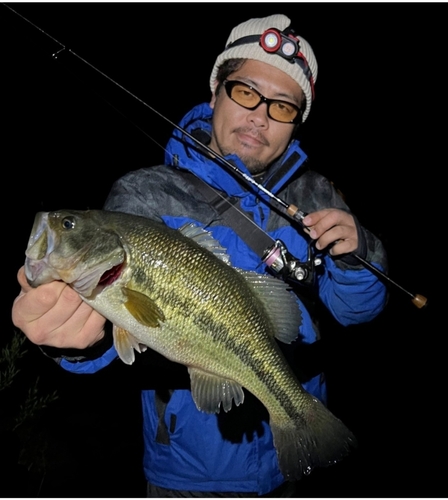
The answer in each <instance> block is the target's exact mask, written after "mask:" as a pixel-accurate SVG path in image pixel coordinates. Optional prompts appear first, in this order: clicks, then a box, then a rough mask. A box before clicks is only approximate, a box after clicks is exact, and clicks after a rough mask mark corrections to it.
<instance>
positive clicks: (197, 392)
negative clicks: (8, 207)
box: [25, 210, 355, 479]
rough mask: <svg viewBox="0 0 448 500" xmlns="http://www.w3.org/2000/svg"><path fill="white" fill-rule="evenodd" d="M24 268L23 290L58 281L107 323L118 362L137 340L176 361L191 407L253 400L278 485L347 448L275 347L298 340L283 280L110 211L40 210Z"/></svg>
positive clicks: (193, 236) (348, 439) (203, 238)
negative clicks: (271, 448)
mask: <svg viewBox="0 0 448 500" xmlns="http://www.w3.org/2000/svg"><path fill="white" fill-rule="evenodd" d="M187 234H188V236H187ZM25 269H26V275H27V278H28V281H29V282H30V284H31V285H32V286H39V285H40V284H43V283H46V282H48V281H51V280H54V279H63V280H64V281H66V282H67V283H69V284H70V285H71V286H72V287H73V288H74V290H76V291H77V292H78V293H79V294H80V295H81V297H82V298H83V300H85V301H86V302H87V303H89V304H91V305H92V307H93V308H95V309H96V310H98V311H99V312H100V313H101V314H103V315H104V316H105V317H106V318H108V319H109V320H110V321H111V322H112V323H113V324H114V343H115V346H116V348H117V352H118V354H119V356H120V357H121V359H122V360H123V361H124V362H126V363H129V364H131V363H132V362H133V360H134V356H135V355H134V349H135V350H137V351H139V350H140V347H139V345H140V344H143V345H146V346H148V347H150V348H152V349H154V350H156V351H158V352H160V353H161V354H163V355H164V356H166V357H167V358H168V359H171V360H172V361H176V362H178V363H182V364H184V365H186V366H187V367H188V369H189V372H190V377H191V388H192V396H193V399H194V400H195V402H196V405H197V407H198V409H201V410H203V411H208V412H216V411H219V410H220V408H222V409H224V410H225V411H229V410H231V407H232V401H233V404H236V405H238V404H240V403H242V402H243V401H244V393H243V391H242V387H244V388H245V389H247V390H249V391H250V392H251V393H252V394H254V395H255V396H256V397H257V398H258V399H259V400H260V401H261V402H262V403H263V404H264V405H265V407H266V409H267V410H268V413H269V418H270V426H271V429H272V433H273V437H274V444H275V446H276V449H277V454H278V459H279V465H280V468H281V470H282V473H283V475H284V476H285V478H287V479H298V478H300V477H301V476H302V474H306V473H308V472H310V471H311V470H312V469H313V468H314V467H315V466H327V465H330V464H332V463H335V462H337V461H338V460H340V459H341V458H343V457H344V456H345V455H346V454H347V453H348V451H349V449H350V448H351V447H352V446H354V445H355V438H354V436H353V435H352V433H351V432H350V431H349V430H348V429H347V428H346V427H345V425H344V424H343V423H342V422H341V421H340V420H339V419H337V418H336V417H335V416H334V415H332V414H331V412H329V411H328V409H326V408H325V407H324V405H322V403H320V402H319V401H318V400H317V399H316V398H315V397H313V396H311V395H310V394H308V393H307V392H306V391H305V390H304V389H303V387H302V386H301V385H300V383H299V382H298V380H297V379H296V377H295V376H294V374H293V372H292V370H291V368H290V367H289V366H288V364H287V362H286V361H285V359H284V357H283V355H282V353H281V350H280V348H279V346H278V345H277V343H276V340H275V338H274V337H276V336H277V338H279V339H281V340H283V341H285V338H286V339H289V340H287V341H292V340H293V339H294V338H295V336H296V335H297V334H298V326H299V320H300V312H299V311H298V308H297V304H296V301H295V299H294V298H293V296H292V295H291V294H290V293H289V291H287V287H286V285H284V284H283V283H281V282H280V281H279V280H276V279H274V278H272V277H267V276H265V275H258V274H256V273H251V272H247V271H246V272H244V271H241V270H237V269H234V268H233V267H231V266H230V265H229V263H228V256H227V255H226V254H225V251H224V249H222V248H221V247H220V246H219V244H218V242H216V241H215V240H213V238H212V237H211V236H210V235H208V234H207V233H206V232H204V231H202V230H200V229H198V228H192V227H186V228H182V230H181V231H178V230H174V229H171V228H169V227H167V226H165V225H163V224H160V223H156V222H153V221H150V220H149V219H146V218H142V217H137V216H132V215H128V214H121V213H117V212H105V211H71V210H68V211H57V212H49V213H39V214H37V215H36V220H35V223H34V225H33V229H32V233H31V235H30V240H29V244H28V248H27V251H26V261H25ZM271 304H273V306H272V305H271ZM277 309H278V311H277ZM285 317H286V320H285Z"/></svg>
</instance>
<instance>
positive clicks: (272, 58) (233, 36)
mask: <svg viewBox="0 0 448 500" xmlns="http://www.w3.org/2000/svg"><path fill="white" fill-rule="evenodd" d="M290 24H291V20H290V19H289V18H288V17H287V16H284V15H283V14H275V15H273V16H268V17H263V18H257V19H249V21H246V22H244V23H242V24H239V25H238V26H236V27H235V28H233V30H232V32H231V33H230V36H229V38H228V39H227V43H226V48H225V49H224V52H223V53H222V54H220V55H219V56H218V57H217V59H216V61H215V65H214V66H213V70H212V74H211V76H210V88H211V90H212V92H214V91H215V84H216V77H217V75H218V69H219V67H220V66H221V64H222V63H223V62H224V61H226V60H228V59H235V58H243V59H255V60H257V61H261V62H264V63H267V64H270V65H271V66H275V67H276V68H278V69H280V70H281V71H283V72H285V73H286V74H287V75H289V76H290V77H291V78H293V79H294V80H295V81H296V82H297V83H298V84H299V86H300V88H301V89H302V91H303V93H304V94H305V98H306V107H305V111H304V112H303V118H302V122H304V121H305V120H306V118H307V116H308V115H309V113H310V109H311V102H312V100H313V98H314V84H315V82H316V80H317V61H316V57H315V56H314V52H313V49H312V48H311V46H310V44H309V43H308V42H307V41H306V40H305V39H303V38H302V37H299V36H297V35H296V34H295V33H294V32H292V36H293V39H295V40H296V41H297V42H298V44H299V57H296V58H295V59H294V60H293V62H291V61H290V60H288V59H285V58H284V57H283V56H281V55H279V54H278V53H270V52H266V51H265V49H263V48H262V46H261V44H260V38H261V35H262V34H263V33H264V32H265V31H266V30H268V29H270V28H276V29H278V30H279V31H281V32H282V31H283V30H285V28H288V27H289V25H290ZM250 35H258V36H259V37H260V38H257V39H249V40H248V41H247V43H246V41H245V40H241V42H240V43H241V44H236V45H232V44H233V43H234V42H237V41H239V40H240V39H242V38H243V37H247V36H250ZM229 45H230V46H229Z"/></svg>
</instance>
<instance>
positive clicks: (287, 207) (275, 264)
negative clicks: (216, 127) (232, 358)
mask: <svg viewBox="0 0 448 500" xmlns="http://www.w3.org/2000/svg"><path fill="white" fill-rule="evenodd" d="M3 5H4V6H5V7H7V8H8V9H9V10H10V11H12V12H13V13H14V14H16V15H17V16H19V17H20V18H22V19H23V20H24V21H26V22H28V23H29V24H31V25H32V26H33V27H35V28H36V29H38V30H39V31H40V32H41V33H42V34H44V35H45V36H47V37H49V38H50V39H51V40H52V41H54V42H56V43H57V44H59V46H60V47H61V49H60V50H58V51H56V52H54V53H53V54H52V58H53V59H54V60H56V61H59V58H60V56H61V55H62V54H64V53H68V54H70V55H72V56H73V57H75V58H76V59H77V60H78V61H80V62H82V63H83V64H85V65H87V66H88V67H89V68H91V69H92V70H93V71H95V72H96V73H98V74H99V75H101V76H102V77H104V78H106V79H107V80H108V81H109V82H111V83H112V84H113V85H115V86H116V87H118V88H119V89H121V90H122V91H124V92H125V93H126V94H128V95H129V96H130V97H132V98H133V99H135V100H136V101H138V102H139V103H140V104H142V105H143V106H144V107H146V108H147V109H149V110H150V111H151V112H152V113H154V114H156V115H157V116H159V117H160V118H162V119H163V120H165V121H166V122H167V123H168V124H170V125H171V126H172V127H174V128H175V129H177V130H178V131H179V132H181V133H182V134H183V135H184V136H185V137H187V138H189V139H190V140H191V141H193V142H194V143H195V144H196V145H197V146H199V148H200V149H201V150H204V151H206V152H207V153H208V155H209V156H210V157H211V158H212V159H213V160H214V161H216V162H218V163H219V164H221V165H222V166H224V167H225V168H226V169H227V170H228V171H230V172H231V173H233V174H236V175H237V177H238V178H240V179H242V180H243V181H244V182H245V183H246V184H247V185H248V186H251V187H254V188H256V190H257V191H258V192H261V193H264V194H265V195H266V196H267V197H268V199H269V200H270V204H271V205H272V206H273V207H274V208H277V209H279V210H280V211H281V212H282V213H283V215H285V216H286V217H287V218H289V219H290V220H292V221H294V222H297V223H299V224H300V225H301V227H302V228H303V229H304V230H305V231H306V232H308V231H309V228H307V227H306V226H305V225H304V224H303V219H304V218H305V217H306V216H307V213H306V212H304V211H302V210H300V208H299V207H297V206H296V205H293V204H289V203H287V202H286V201H285V200H283V199H281V198H279V197H278V196H276V195H275V194H274V193H272V192H271V191H270V190H268V189H266V188H265V187H264V186H263V185H262V184H260V183H258V182H257V181H256V180H255V179H254V178H253V177H251V176H250V175H247V174H246V173H245V172H243V171H242V170H240V169H239V168H238V167H237V166H236V165H234V164H232V163H231V162H229V161H228V160H227V159H226V158H224V157H223V156H222V155H220V154H218V153H217V152H216V151H214V150H212V149H211V148H210V147H209V146H207V145H206V144H203V143H202V142H201V141H200V140H199V139H197V138H196V137H194V136H193V135H192V134H190V133H189V132H188V131H187V130H185V129H184V128H182V127H181V126H179V125H178V124H177V123H175V122H173V121H172V120H170V119H169V118H168V117H167V116H165V115H164V114H162V113H161V112H159V111H158V110H157V109H155V108H154V107H152V106H150V105H149V104H148V103H146V102H145V101H143V100H142V99H141V98H139V97H138V96H137V95H135V94H133V93H132V92H130V91H129V90H128V89H126V88H125V87H124V86H122V85H120V84H119V83H118V82H117V81H115V80H114V79H112V78H111V77H109V76H108V75H107V74H105V73H103V72H102V71H101V70H99V69H98V68H97V67H95V66H94V65H92V64H91V63H90V62H88V61H87V60H85V59H84V58H82V57H81V56H79V55H78V54H76V53H75V52H74V51H72V50H71V49H67V47H66V46H65V45H64V44H62V43H61V42H59V41H58V40H56V39H55V38H54V37H52V36H51V35H49V34H48V33H46V32H45V31H44V30H42V29H41V28H39V27H38V26H36V25H35V24H34V23H32V22H31V21H30V20H28V19H27V18H25V17H24V16H22V15H21V14H20V13H18V12H17V11H15V10H14V9H12V8H11V7H10V6H8V5H6V4H3ZM138 128H139V130H141V131H142V132H143V133H144V134H145V135H146V136H147V137H150V136H149V135H148V134H147V133H146V132H145V131H144V130H143V129H141V128H140V127H138ZM150 138H151V137H150ZM349 255H351V256H353V257H354V258H356V259H357V260H358V262H359V263H360V264H361V265H362V266H364V267H365V268H366V269H367V270H369V271H370V272H372V274H374V275H375V276H377V277H378V278H379V279H380V280H382V281H384V282H385V283H388V284H389V285H392V286H394V287H396V288H397V289H399V290H401V291H402V292H403V293H405V294H406V295H408V297H410V298H411V301H412V303H413V304H414V305H415V306H416V307H417V308H419V309H421V308H423V307H425V306H426V304H427V299H426V297H424V296H423V295H420V294H413V293H411V292H410V291H408V290H407V289H405V288H404V287H402V286H401V285H399V284H398V283H397V282H395V281H394V280H392V279H391V278H390V277H389V276H387V275H386V274H385V273H383V272H382V271H381V270H380V269H378V268H376V267H375V266H374V265H373V264H371V263H370V262H368V261H366V260H365V259H364V258H362V257H361V256H359V255H358V254H356V253H355V252H351V253H350V254H349ZM309 258H310V257H309ZM263 262H264V263H267V265H268V266H271V267H272V268H273V269H274V270H284V269H286V270H287V272H290V273H291V274H295V276H296V279H298V280H301V279H303V278H302V277H301V276H303V274H301V273H303V269H304V267H303V266H302V264H303V263H299V265H298V266H297V262H298V261H297V260H296V259H294V257H293V256H291V254H289V252H288V251H287V250H286V248H284V246H283V245H282V243H281V242H280V241H276V242H275V243H274V245H273V246H272V247H271V248H267V249H266V252H265V257H264V259H263ZM316 262H318V260H316Z"/></svg>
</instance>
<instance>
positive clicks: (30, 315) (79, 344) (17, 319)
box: [12, 267, 105, 349]
mask: <svg viewBox="0 0 448 500" xmlns="http://www.w3.org/2000/svg"><path fill="white" fill-rule="evenodd" d="M17 279H18V282H19V284H20V286H21V287H22V290H21V292H20V294H19V295H18V296H17V297H16V299H15V300H14V304H13V307H12V321H13V323H14V325H15V326H16V327H17V328H20V330H22V332H23V333H24V334H25V335H26V336H27V337H28V338H29V339H30V340H31V342H33V343H34V344H37V345H47V346H53V347H59V348H75V349H85V348H86V347H90V346H91V345H93V344H95V343H96V342H98V341H99V340H101V339H102V338H103V336H104V324H105V318H104V317H103V316H101V315H100V314H99V313H97V312H96V311H94V310H93V309H92V308H91V307H90V306H89V305H87V304H86V303H85V302H84V301H83V300H82V299H81V298H80V297H79V295H78V294H77V293H76V292H75V291H74V290H73V289H72V288H70V287H69V286H68V285H67V284H66V283H63V282H61V281H53V282H52V283H48V284H45V285H41V286H39V287H37V288H31V287H30V286H29V284H28V282H27V280H26V277H25V270H24V268H23V267H21V268H20V269H19V272H18V274H17Z"/></svg>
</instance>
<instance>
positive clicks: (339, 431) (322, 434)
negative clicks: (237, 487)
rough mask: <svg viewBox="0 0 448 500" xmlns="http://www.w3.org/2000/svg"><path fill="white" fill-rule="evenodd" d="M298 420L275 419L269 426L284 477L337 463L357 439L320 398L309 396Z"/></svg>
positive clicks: (288, 478) (296, 475)
mask: <svg viewBox="0 0 448 500" xmlns="http://www.w3.org/2000/svg"><path fill="white" fill-rule="evenodd" d="M311 403H312V404H310V405H307V407H308V408H307V412H306V415H305V416H304V418H301V419H300V422H297V421H296V422H293V421H291V420H289V421H288V422H287V424H286V425H285V423H283V422H282V423H279V422H275V421H273V420H272V418H271V422H270V426H271V430H272V434H273V436H274V444H275V447H276V449H277V457H278V462H279V466H280V470H281V471H282V474H283V476H284V477H285V479H287V480H289V481H295V480H298V479H300V478H301V477H302V475H308V474H310V473H311V471H312V470H313V469H314V468H315V467H327V466H329V465H333V464H336V463H337V462H339V461H340V460H342V459H343V458H344V457H345V456H347V455H348V454H349V452H350V450H351V449H352V448H355V447H356V445H357V443H356V438H355V436H354V435H353V434H352V432H351V431H350V430H349V429H347V427H346V426H345V425H344V424H343V423H342V422H341V420H339V419H338V418H336V417H335V416H334V415H333V414H332V413H331V412H330V411H329V410H328V409H327V408H326V407H325V406H324V405H323V404H322V403H321V402H320V401H319V400H317V399H316V398H314V397H312V401H311Z"/></svg>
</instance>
